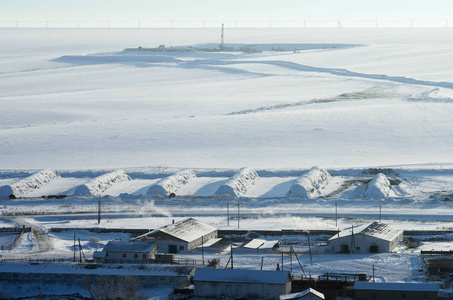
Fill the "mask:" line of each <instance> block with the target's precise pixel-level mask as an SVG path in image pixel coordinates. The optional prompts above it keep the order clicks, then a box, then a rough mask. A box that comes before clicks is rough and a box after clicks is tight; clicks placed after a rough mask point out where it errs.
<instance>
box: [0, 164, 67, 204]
mask: <svg viewBox="0 0 453 300" xmlns="http://www.w3.org/2000/svg"><path fill="white" fill-rule="evenodd" d="M60 177H61V176H60V174H59V173H58V172H57V171H55V170H41V171H39V172H37V173H34V174H32V175H30V176H28V177H26V178H23V179H20V180H18V181H16V182H14V183H12V184H9V185H4V186H2V187H0V198H1V199H6V198H8V197H9V196H10V195H14V196H16V197H17V196H21V195H24V194H27V193H29V192H31V191H33V190H36V189H39V188H40V187H42V186H43V185H46V184H48V183H50V182H51V181H53V180H55V179H57V178H60Z"/></svg>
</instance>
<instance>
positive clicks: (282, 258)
mask: <svg viewBox="0 0 453 300" xmlns="http://www.w3.org/2000/svg"><path fill="white" fill-rule="evenodd" d="M282 271H283V251H282Z"/></svg>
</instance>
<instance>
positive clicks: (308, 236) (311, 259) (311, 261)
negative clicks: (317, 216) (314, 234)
mask: <svg viewBox="0 0 453 300" xmlns="http://www.w3.org/2000/svg"><path fill="white" fill-rule="evenodd" d="M307 238H308V253H310V263H311V265H312V266H313V258H312V256H311V245H310V232H308V235H307Z"/></svg>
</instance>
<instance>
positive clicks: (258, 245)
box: [242, 239, 280, 253]
mask: <svg viewBox="0 0 453 300" xmlns="http://www.w3.org/2000/svg"><path fill="white" fill-rule="evenodd" d="M279 247H280V243H279V241H277V240H274V241H266V240H262V239H253V240H251V241H250V242H248V243H247V244H245V245H244V246H242V248H243V249H244V250H252V251H257V252H269V253H272V252H278V248H279Z"/></svg>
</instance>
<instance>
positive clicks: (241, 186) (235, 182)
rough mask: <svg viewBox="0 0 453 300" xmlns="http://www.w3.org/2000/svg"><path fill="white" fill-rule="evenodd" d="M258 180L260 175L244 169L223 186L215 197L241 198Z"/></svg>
mask: <svg viewBox="0 0 453 300" xmlns="http://www.w3.org/2000/svg"><path fill="white" fill-rule="evenodd" d="M257 178H258V174H257V173H256V171H255V170H253V169H249V168H242V169H240V170H239V171H238V172H237V173H236V174H234V175H233V176H232V177H230V178H229V179H228V180H227V182H225V183H224V184H223V185H221V186H220V187H219V188H218V189H217V191H216V192H215V194H214V195H216V196H220V197H222V196H223V197H225V196H226V197H239V196H240V195H243V194H244V193H245V192H246V191H247V190H248V188H249V187H250V186H251V185H252V184H253V183H254V182H255V180H256V179H257Z"/></svg>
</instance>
